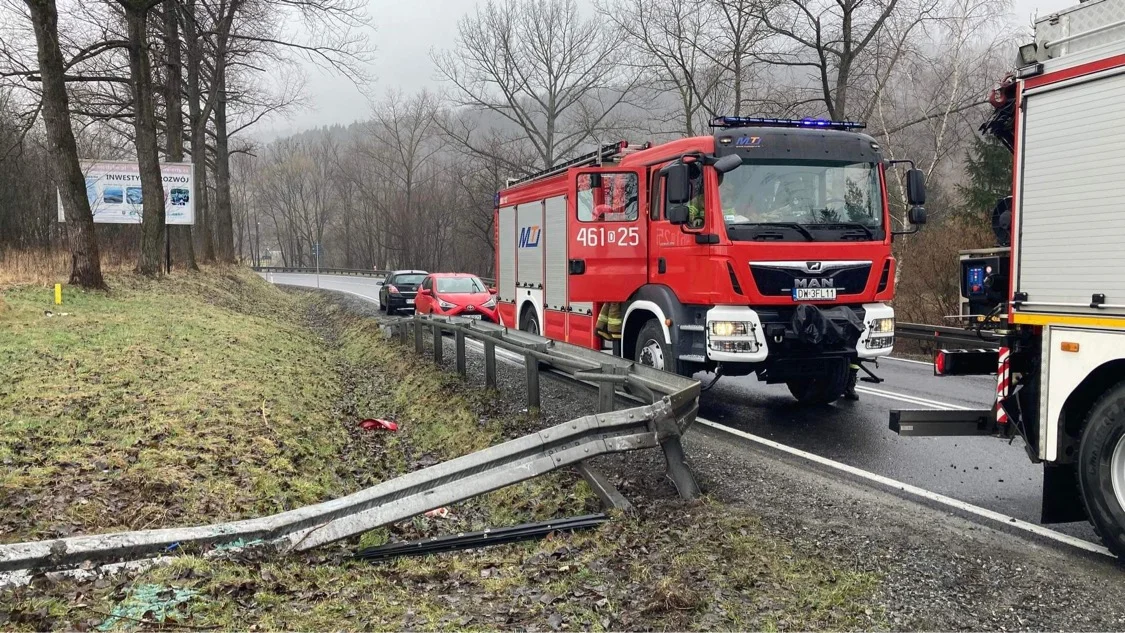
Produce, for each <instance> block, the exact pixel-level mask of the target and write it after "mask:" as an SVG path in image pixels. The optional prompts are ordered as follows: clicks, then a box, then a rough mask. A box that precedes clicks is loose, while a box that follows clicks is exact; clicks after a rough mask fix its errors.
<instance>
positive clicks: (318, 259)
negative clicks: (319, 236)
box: [313, 242, 320, 288]
mask: <svg viewBox="0 0 1125 633" xmlns="http://www.w3.org/2000/svg"><path fill="white" fill-rule="evenodd" d="M313 251H314V252H315V254H316V287H317V288H320V242H317V243H315V244H313Z"/></svg>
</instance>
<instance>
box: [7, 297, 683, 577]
mask: <svg viewBox="0 0 1125 633" xmlns="http://www.w3.org/2000/svg"><path fill="white" fill-rule="evenodd" d="M384 327H385V328H386V329H387V330H389V331H390V333H391V334H395V335H397V336H398V337H399V338H400V339H402V340H404V341H406V342H408V341H409V338H410V337H411V335H413V338H414V346H415V349H416V350H417V351H419V352H420V353H424V351H425V344H424V343H425V337H424V336H423V334H424V332H425V330H426V329H429V330H430V333H431V336H432V338H433V343H434V345H433V348H432V349H433V352H432V353H433V356H434V359H435V360H436V361H437V362H439V363H440V362H441V360H442V357H443V353H444V337H443V334H445V333H449V334H451V335H452V336H453V339H454V350H455V355H456V368H457V370H458V371H459V372H460V373H462V374H464V373H465V372H466V356H465V353H466V352H465V343H466V341H467V340H469V339H474V340H477V341H479V342H480V344H481V345H482V346H483V348H484V355H485V382H486V383H487V384H489V385H495V384H496V350H497V348H500V349H504V350H507V351H509V352H512V353H514V354H516V355H519V356H522V357H523V358H524V360H525V367H526V371H527V385H528V403H529V405H531V406H533V407H537V406H538V403H539V369H540V364H544V365H547V366H548V367H550V368H553V370H554V371H559V372H562V373H565V374H567V375H569V376H572V377H573V378H575V379H576V380H580V381H583V382H587V383H594V384H596V385H597V386H598V390H599V391H598V393H599V398H598V403H599V404H598V406H599V409H600V410H601V412H599V413H597V414H594V415H587V416H584V417H580V418H575V419H573V420H570V421H568V422H564V423H562V424H558V425H555V426H553V427H550V428H546V429H543V430H540V431H538V432H535V433H531V434H529V435H526V436H524V437H521V438H518V439H514V440H511V441H509V442H505V443H503V444H500V445H497V446H493V447H491V448H487V449H484V450H481V451H477V452H475V453H470V454H469V455H465V456H463V457H459V458H457V459H453V460H450V461H448V462H444V463H441V464H437V465H435V466H431V467H429V468H425V469H422V470H418V471H415V472H412V473H408V474H406V475H403V476H401V477H397V478H395V479H392V480H390V481H387V482H384V483H381V484H378V485H376V486H373V487H371V488H367V489H365V490H362V491H359V492H356V493H354V494H351V495H348V496H346V497H342V498H340V499H335V500H332V501H327V502H324V503H319V504H316V505H312V506H307V507H304V508H299V509H296V510H290V511H288V512H283V513H280V514H276V515H273V516H268V517H262V518H257V519H247V520H243V521H234V522H229V523H219V524H215V525H207V526H198V527H187V528H168V529H159V530H142V531H137V532H122V533H116V534H97V535H89V536H76V537H70V538H64V539H54V540H48V541H37V542H28V543H14V544H7V545H0V572H9V571H16V570H28V569H40V570H44V569H59V568H68V567H75V566H78V565H84V564H88V563H102V562H110V561H118V560H134V559H138V558H150V557H154V556H159V555H164V554H167V553H168V552H177V551H181V550H185V549H187V550H188V551H198V549H199V548H200V547H204V546H208V545H222V544H226V545H236V544H237V545H246V544H251V543H258V544H262V545H267V544H268V545H270V546H274V547H279V548H280V549H281V550H283V551H289V550H297V551H300V550H307V549H310V548H313V547H317V546H319V545H324V544H327V543H332V542H335V541H339V540H341V539H345V538H349V537H352V536H355V535H358V534H362V533H363V532H366V531H368V530H371V529H374V528H376V527H379V526H382V525H386V524H388V523H393V522H396V521H401V520H403V519H406V518H409V517H412V516H415V515H418V514H421V513H423V512H427V511H429V510H433V509H435V508H440V507H443V506H446V505H450V504H453V503H457V502H460V501H464V500H466V499H470V498H472V497H475V496H477V495H480V494H484V493H487V492H491V491H493V490H496V489H498V488H503V487H505V486H509V485H511V484H514V483H519V482H521V481H525V480H528V479H531V478H534V477H537V476H539V475H542V474H544V473H548V472H551V471H553V470H557V469H560V468H564V467H569V466H572V465H581V464H583V463H584V462H585V461H586V460H589V459H590V458H593V457H596V456H598V455H603V454H607V453H613V452H622V451H631V450H637V449H643V448H656V447H661V448H663V450H664V454H665V458H666V463H667V469H668V475H669V477H670V478H671V479H672V481H673V483H674V484H675V485H676V489H677V491H678V492H679V494H680V495H681V496H683V497H686V498H692V497H695V496H697V495H698V494H699V489H698V487H697V485H696V483H695V479H694V477H693V476H692V474H691V471H690V470H689V469H688V467H687V464H686V462H685V459H684V453H683V446H682V444H681V442H680V436H681V434H682V433H684V432H685V431H686V430H687V429H688V428H689V427H690V426H691V424H692V423H693V422H694V421H695V417H696V414H697V412H698V410H699V400H698V399H699V392H700V385H699V383H698V382H696V381H694V380H691V379H689V378H683V377H681V376H676V375H673V374H666V373H664V372H660V371H658V370H655V369H652V368H650V367H644V366H640V365H636V364H634V363H631V362H629V361H625V360H624V359H620V358H615V357H612V356H608V355H606V354H600V353H598V352H596V351H593V350H587V349H583V348H579V347H575V346H572V345H567V344H565V343H558V342H554V341H549V340H547V339H544V338H541V337H538V336H533V335H531V334H527V333H525V332H509V331H506V330H504V329H503V328H501V327H500V326H494V325H492V324H484V323H479V322H472V321H469V320H468V319H462V318H459V317H420V316H415V317H414V318H413V319H403V320H400V321H396V322H391V323H387V324H385V326H384ZM616 387H622V388H624V389H628V390H629V392H631V394H632V395H634V396H636V395H640V396H642V397H644V398H645V399H646V400H648V401H650V402H651V404H646V405H642V406H637V407H632V408H628V409H624V410H620V411H611V409H613V407H614V404H615V394H616Z"/></svg>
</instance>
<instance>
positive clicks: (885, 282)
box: [495, 117, 925, 403]
mask: <svg viewBox="0 0 1125 633" xmlns="http://www.w3.org/2000/svg"><path fill="white" fill-rule="evenodd" d="M712 126H713V127H714V129H715V133H714V134H713V135H712V136H699V137H693V138H685V139H681V140H677V141H672V142H669V143H664V144H661V145H656V146H651V145H650V144H645V145H641V146H635V145H629V144H628V143H625V142H622V143H616V144H611V145H607V146H603V147H601V148H599V149H598V150H596V151H594V152H592V153H591V154H588V155H586V156H582V157H579V158H577V159H575V160H572V161H569V162H566V163H563V164H560V165H556V166H553V167H551V168H549V169H546V170H544V171H542V172H540V173H537V174H533V175H531V176H529V177H527V178H524V179H522V180H518V181H514V182H511V183H509V186H508V187H507V188H506V189H504V190H503V191H500V192H499V193H498V194H497V199H496V218H495V220H496V222H495V226H496V271H497V286H498V289H499V312H500V315H501V319H502V321H503V324H504V325H506V326H507V327H510V328H519V329H522V330H527V331H531V332H536V333H540V334H542V335H544V336H547V337H548V338H552V339H556V340H561V341H566V342H569V343H573V344H578V345H583V346H586V347H590V348H593V349H604V348H605V347H607V346H611V347H612V348H613V349H614V351H615V353H618V354H620V355H621V356H623V357H626V358H632V359H634V360H636V361H637V362H640V363H644V364H647V365H651V366H654V367H657V368H659V369H664V370H666V371H672V372H677V373H680V374H683V375H688V376H690V375H693V374H695V373H697V372H701V371H706V372H713V373H714V374H715V377H716V379H717V378H718V376H721V375H748V374H750V373H755V374H756V375H757V377H758V379H759V380H762V381H765V382H767V383H771V384H776V383H784V384H786V385H788V387H789V389H790V391H791V392H792V393H793V395H794V396H795V397H796V398H797V399H798V400H800V401H802V402H806V403H828V402H831V401H833V400H835V399H836V398H838V397H839V396H840V395H841V394H842V393H843V391H844V389H845V387H846V384H847V381H848V379H849V365H852V364H857V363H862V362H865V361H871V360H874V359H876V358H878V357H880V356H885V355H886V354H889V353H890V351H891V347H892V345H893V343H894V310H893V309H892V308H891V307H890V306H889V305H887V303H886V302H887V301H889V300H890V299H891V298H892V297H893V296H894V280H895V261H894V258H893V257H892V256H891V237H892V234H893V233H894V232H893V231H891V230H890V214H889V210H888V201H887V187H886V177H887V169H888V168H889V167H891V166H892V165H893V164H895V163H896V162H907V163H908V162H909V161H889V160H887V159H886V158H885V157H884V155H883V153H882V151H881V149H880V146H879V144H878V143H877V142H876V141H875V139H873V138H872V137H870V136H867V135H865V134H862V133H861V132H859V130H860V129H862V128H863V125H862V124H861V123H855V122H840V121H826V120H821V119H802V120H790V119H763V118H747V117H721V118H717V119H716V120H714V121H713V122H712ZM906 176H907V190H908V198H909V201H910V204H911V209H910V221H911V222H912V223H914V224H921V223H923V222H925V211H924V209H923V208H922V206H921V205H923V204H924V203H925V185H924V181H923V177H922V173H921V172H920V171H918V170H916V169H913V166H912V165H911V168H910V169H909V171H907V173H906ZM915 230H916V229H915ZM607 306H608V307H612V308H615V309H614V314H616V315H619V317H620V319H621V326H620V331H619V332H620V339H619V340H617V341H614V342H613V343H610V342H609V341H605V340H603V338H602V337H600V336H599V335H598V331H597V322H598V315H599V314H600V313H602V311H603V310H604V309H605V308H606V307H607Z"/></svg>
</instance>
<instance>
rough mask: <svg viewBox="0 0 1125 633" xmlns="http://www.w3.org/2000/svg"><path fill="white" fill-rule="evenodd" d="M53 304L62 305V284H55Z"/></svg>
mask: <svg viewBox="0 0 1125 633" xmlns="http://www.w3.org/2000/svg"><path fill="white" fill-rule="evenodd" d="M55 305H57V306H61V305H62V284H55Z"/></svg>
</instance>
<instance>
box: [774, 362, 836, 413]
mask: <svg viewBox="0 0 1125 633" xmlns="http://www.w3.org/2000/svg"><path fill="white" fill-rule="evenodd" d="M849 374H850V372H849V371H848V367H847V365H845V366H844V368H843V371H839V372H836V373H835V374H828V375H824V376H813V377H804V378H794V379H793V380H787V381H786V382H785V386H787V387H789V393H791V394H793V397H794V398H796V399H797V402H800V403H801V404H803V405H806V406H818V405H824V404H832V403H833V402H835V401H836V399H837V398H839V397H840V396H842V395H844V389H845V388H847V386H848V376H849Z"/></svg>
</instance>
